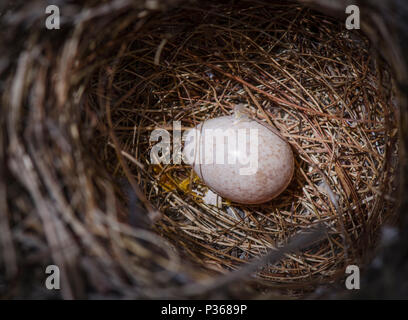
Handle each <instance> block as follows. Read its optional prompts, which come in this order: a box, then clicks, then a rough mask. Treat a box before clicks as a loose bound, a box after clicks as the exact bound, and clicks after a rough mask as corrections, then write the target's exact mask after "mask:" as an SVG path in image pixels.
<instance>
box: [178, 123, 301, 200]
mask: <svg viewBox="0 0 408 320" xmlns="http://www.w3.org/2000/svg"><path fill="white" fill-rule="evenodd" d="M183 138H184V141H185V143H184V150H183V160H184V161H185V162H186V163H188V164H190V165H191V166H192V167H193V169H194V171H195V172H196V173H197V175H198V176H199V177H200V178H201V179H202V180H203V182H204V183H205V184H206V185H207V186H208V187H209V188H210V189H212V190H213V191H215V192H216V193H217V194H219V195H220V196H221V197H223V198H226V199H228V200H231V201H234V202H238V203H243V204H259V203H263V202H267V201H269V200H271V199H273V198H275V197H276V196H278V195H279V194H280V193H281V192H282V191H283V190H285V189H286V187H287V186H288V184H289V183H290V181H291V179H292V176H293V171H294V158H293V153H292V150H291V148H290V146H289V144H288V143H287V142H286V141H285V140H284V139H283V138H281V137H280V136H279V135H277V134H276V133H274V132H273V131H272V130H271V129H270V128H269V127H268V126H266V125H263V124H261V123H258V122H257V121H254V120H252V119H249V118H248V117H246V116H239V117H237V116H236V115H231V116H222V117H218V118H214V119H210V120H207V121H205V122H203V123H200V124H199V125H197V126H196V127H195V128H193V129H190V130H189V131H187V132H186V133H185V134H184V137H183Z"/></svg>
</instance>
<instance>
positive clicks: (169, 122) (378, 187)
mask: <svg viewBox="0 0 408 320" xmlns="http://www.w3.org/2000/svg"><path fill="white" fill-rule="evenodd" d="M115 3H116V5H115V4H111V5H107V6H106V7H103V6H102V7H101V8H100V9H99V10H93V11H92V10H91V11H90V12H92V13H89V12H88V13H83V14H82V15H78V16H76V19H75V22H76V27H75V30H74V32H72V34H70V35H69V36H68V38H67V39H68V40H65V42H64V44H63V45H62V46H61V51H60V52H59V54H56V53H55V52H53V51H52V48H48V47H47V46H43V47H39V46H37V45H36V44H35V41H34V40H33V44H31V43H29V44H28V46H29V51H27V52H25V53H24V54H25V55H24V54H22V55H21V56H20V58H19V62H18V65H17V66H16V71H15V76H14V81H9V83H8V89H9V92H11V94H10V97H8V96H7V97H4V98H3V99H4V101H5V102H6V104H7V105H10V106H11V107H10V112H9V114H8V117H7V119H5V120H4V121H5V122H6V124H7V130H8V131H7V137H8V139H9V140H10V146H11V147H10V157H9V158H8V159H7V160H8V161H9V163H10V168H11V172H12V174H13V175H15V176H16V177H17V178H18V180H19V181H20V183H22V184H23V185H25V189H26V190H27V191H28V192H27V191H26V192H25V193H23V194H22V195H21V196H19V197H18V201H15V202H14V203H13V204H9V206H10V208H9V210H10V211H12V212H16V215H15V216H14V219H15V220H14V221H15V222H14V224H15V225H16V226H18V227H16V228H15V230H14V231H13V234H14V237H17V238H18V251H19V252H22V253H23V254H29V255H30V257H32V259H34V261H36V260H35V259H36V254H37V255H38V254H41V253H42V252H44V251H46V252H48V254H46V257H48V259H50V260H53V261H54V262H55V263H56V264H58V265H59V266H61V270H62V274H61V276H62V280H63V281H64V282H65V283H67V285H66V286H64V288H63V290H62V295H63V296H64V297H67V298H70V297H75V296H86V295H87V294H86V292H88V291H89V288H88V287H87V286H90V287H91V288H92V290H91V291H92V292H93V293H94V294H95V295H99V294H101V295H104V296H106V295H112V296H116V295H120V296H126V297H174V296H181V297H185V296H189V295H194V294H197V293H199V294H203V293H208V292H206V291H205V290H206V289H205V288H207V289H208V287H205V286H204V287H200V286H194V285H196V282H197V281H198V282H200V281H201V280H206V281H207V280H209V279H214V278H215V277H216V276H217V275H218V274H220V273H221V274H224V273H225V274H228V271H230V270H240V268H242V266H244V265H245V264H246V263H247V262H248V261H251V260H253V259H255V258H257V257H259V256H263V255H264V254H266V253H267V252H269V251H270V250H271V249H272V250H274V249H277V248H280V247H282V246H284V245H285V244H286V243H287V242H288V240H289V239H290V238H291V237H293V236H294V235H296V234H298V233H299V232H302V231H304V230H310V228H311V227H313V226H316V225H321V224H322V225H324V226H325V236H324V237H323V239H319V241H318V242H316V243H314V244H313V245H310V246H308V247H307V248H306V249H304V250H302V251H300V252H290V253H287V254H285V256H284V257H283V258H282V259H280V260H279V261H276V262H274V263H266V264H264V265H262V266H261V267H260V268H258V269H257V270H256V272H255V275H253V276H251V277H246V278H245V279H238V280H242V281H243V282H248V283H250V285H251V288H253V287H254V285H256V286H255V287H256V288H257V289H256V292H257V293H259V292H262V290H260V289H259V288H262V289H264V288H266V287H267V288H279V289H284V291H281V292H284V293H285V294H289V295H299V294H303V293H304V292H307V291H309V290H311V289H313V288H314V287H316V286H317V285H320V284H327V283H330V282H332V281H334V280H338V279H340V278H341V277H342V276H344V269H345V267H346V266H347V265H348V264H359V265H361V264H363V263H366V262H367V261H368V260H369V259H370V258H371V253H372V250H373V249H374V248H375V246H376V243H377V238H378V232H379V229H380V227H381V226H382V225H383V224H384V223H385V222H389V221H393V220H394V218H395V208H396V205H397V203H398V199H397V198H396V188H397V185H398V181H397V179H396V176H397V167H398V134H399V132H398V129H397V127H398V123H397V120H398V119H397V118H396V115H397V111H398V108H397V102H396V98H395V85H394V80H393V77H392V73H391V71H390V68H389V66H388V65H387V63H385V61H384V60H383V59H382V58H381V57H380V56H379V55H378V54H377V53H376V52H375V50H373V49H372V47H371V44H370V42H369V41H368V39H367V38H366V37H365V36H364V35H363V34H362V33H361V32H359V31H357V30H354V31H347V30H346V29H345V27H344V21H340V20H335V19H333V18H330V17H328V16H326V15H324V14H321V13H319V12H317V11H314V10H312V9H310V8H307V7H304V6H303V5H299V4H297V3H292V2H278V1H275V2H272V3H267V2H261V1H256V2H254V1H237V2H235V1H234V2H230V1H225V2H224V1H221V2H220V1H214V2H213V1H209V2H207V1H204V2H198V3H194V4H191V3H184V2H183V3H182V4H179V5H177V6H175V7H173V8H171V9H169V10H167V11H166V12H165V13H164V12H161V11H160V10H159V9H160V7H159V4H158V3H156V2H155V1H151V4H150V6H151V7H150V8H148V9H146V8H137V6H136V7H135V8H133V10H132V11H129V10H128V9H129V3H127V2H126V1H123V2H121V1H118V2H115ZM109 10H111V11H112V13H111V14H107V12H108V11H109ZM99 17H103V19H102V18H100V19H99ZM91 26H92V28H91ZM98 30H103V32H98ZM56 41H57V40H56ZM50 55H52V56H54V57H55V56H57V57H58V59H52V58H49V57H50ZM34 79H36V81H34ZM8 98H10V99H8ZM24 103H27V104H28V105H29V108H27V109H25V107H23V106H24ZM239 103H243V104H244V105H245V106H246V111H247V112H248V114H249V115H250V116H251V117H253V118H254V119H258V120H259V121H263V122H265V123H267V124H269V125H271V126H272V127H274V128H276V129H277V130H278V131H279V132H280V133H281V134H282V136H284V137H285V138H286V139H287V140H288V142H289V143H290V145H291V147H292V150H293V151H294V154H295V173H294V177H293V179H292V182H291V183H290V185H289V187H288V188H287V189H286V190H285V191H284V192H283V193H282V194H281V195H280V196H279V197H277V198H276V199H274V200H272V201H270V202H268V203H265V204H262V205H248V206H246V205H242V204H237V203H232V202H230V201H229V200H228V199H222V204H221V205H220V206H213V205H209V204H207V203H206V202H205V201H204V200H203V198H204V196H205V194H206V193H207V192H208V187H206V186H205V185H204V184H203V182H202V181H200V179H199V178H198V177H197V176H196V175H195V174H194V173H193V172H192V169H191V167H189V166H188V165H185V164H181V165H173V164H170V165H152V164H151V162H150V156H149V155H150V150H151V148H152V147H153V145H154V144H155V142H152V141H151V140H150V136H151V132H152V131H153V130H155V129H158V128H164V129H167V130H168V131H169V132H170V134H172V129H173V121H180V123H181V126H182V130H187V129H189V128H192V127H194V126H195V125H197V124H198V123H200V122H202V121H205V120H207V119H211V118H214V117H217V116H220V115H229V114H231V113H232V110H233V108H234V106H235V105H237V104H239ZM1 146H2V145H0V147H1ZM0 150H1V149H0ZM21 159H25V161H20V160H21ZM10 174H11V173H10ZM9 196H10V195H9ZM10 197H11V196H10ZM16 198H17V197H16ZM31 198H33V201H34V207H35V208H36V210H38V214H36V215H31V214H29V212H30V210H29V209H28V208H30V207H31ZM48 248H50V250H48ZM10 252H11V255H9V256H8V258H7V262H8V264H7V265H8V266H9V269H8V270H7V271H8V273H9V274H10V275H12V274H13V272H15V271H13V270H14V268H13V267H12V266H13V264H15V262H13V261H15V259H16V258H15V257H13V252H14V251H10ZM33 252H34V254H33ZM14 253H15V252H14ZM37 259H38V257H37ZM41 261H42V262H44V260H41ZM44 263H45V262H44ZM78 269H79V270H81V272H82V273H84V274H85V275H86V282H84V281H83V278H82V276H81V275H82V273H81V272H77V271H78ZM39 270H40V269H38V270H37V272H40V271H39ZM232 279H233V278H232ZM235 280H237V279H235ZM226 282H228V281H226ZM226 282H221V283H226ZM185 287H187V289H190V290H191V291H189V290H187V289H185ZM210 288H211V286H210ZM20 289H21V288H20ZM16 290H17V289H16ZM183 290H184V291H183ZM200 290H201V291H200ZM251 290H252V289H251ZM189 292H190V293H189ZM191 292H193V293H191ZM251 292H252V291H251ZM43 294H45V293H43ZM47 294H49V293H47ZM235 295H237V293H236V294H235ZM238 296H239V295H238ZM251 296H252V297H254V295H253V294H252V295H251Z"/></svg>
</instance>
